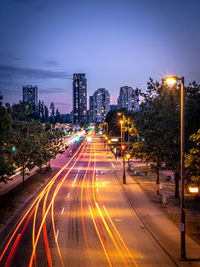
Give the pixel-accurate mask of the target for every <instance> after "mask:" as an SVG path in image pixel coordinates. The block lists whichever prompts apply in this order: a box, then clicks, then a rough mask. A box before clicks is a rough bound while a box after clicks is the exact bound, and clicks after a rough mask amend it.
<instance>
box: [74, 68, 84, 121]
mask: <svg viewBox="0 0 200 267" xmlns="http://www.w3.org/2000/svg"><path fill="white" fill-rule="evenodd" d="M86 122H87V79H86V77H85V73H74V74H73V123H74V124H84V123H86Z"/></svg>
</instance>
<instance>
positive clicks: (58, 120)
mask: <svg viewBox="0 0 200 267" xmlns="http://www.w3.org/2000/svg"><path fill="white" fill-rule="evenodd" d="M55 122H61V117H60V112H59V111H58V108H57V109H56V116H55Z"/></svg>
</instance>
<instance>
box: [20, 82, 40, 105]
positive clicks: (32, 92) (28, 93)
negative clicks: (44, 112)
mask: <svg viewBox="0 0 200 267" xmlns="http://www.w3.org/2000/svg"><path fill="white" fill-rule="evenodd" d="M22 93H23V101H27V102H29V103H30V104H31V105H32V107H33V108H34V109H35V108H36V106H37V104H38V87H37V86H35V87H33V86H32V85H26V86H23V88H22Z"/></svg>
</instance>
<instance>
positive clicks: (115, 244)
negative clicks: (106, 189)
mask: <svg viewBox="0 0 200 267" xmlns="http://www.w3.org/2000/svg"><path fill="white" fill-rule="evenodd" d="M95 204H96V206H97V209H98V212H99V214H100V216H101V218H102V221H103V223H104V226H105V228H106V230H107V232H108V234H109V236H110V238H111V240H112V242H113V244H114V246H115V248H116V249H117V252H118V253H119V255H120V257H121V259H122V261H123V263H124V264H125V265H126V266H127V263H126V260H125V259H124V257H123V253H122V251H121V250H120V248H119V246H118V244H117V242H116V240H115V238H114V236H113V234H112V232H111V230H110V228H109V226H108V224H107V223H106V221H105V219H104V216H103V214H102V212H101V210H100V208H99V205H98V203H97V202H96V203H95Z"/></svg>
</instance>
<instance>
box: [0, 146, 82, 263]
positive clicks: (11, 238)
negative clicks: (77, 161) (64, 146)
mask: <svg viewBox="0 0 200 267" xmlns="http://www.w3.org/2000/svg"><path fill="white" fill-rule="evenodd" d="M85 143H86V141H84V142H83V143H82V145H81V146H80V147H79V149H78V150H77V152H76V153H75V154H74V155H73V157H72V158H71V159H70V160H69V161H68V162H67V163H66V164H65V165H64V166H63V167H62V168H61V169H60V170H59V171H58V172H57V173H56V175H54V176H53V178H52V179H51V180H50V181H49V183H48V184H47V185H46V186H45V187H44V189H43V190H42V191H41V193H39V195H38V196H37V197H36V198H35V200H34V201H33V203H32V204H31V205H30V207H29V208H28V210H27V211H26V213H25V214H24V215H23V217H22V218H21V220H20V221H19V223H18V224H17V226H16V228H15V230H14V231H13V233H12V235H11V237H10V239H9V240H8V242H7V244H6V245H5V248H4V250H3V252H2V253H1V255H0V262H1V261H2V259H3V257H4V255H5V253H6V251H7V249H8V247H9V245H10V243H11V242H12V240H13V238H14V236H15V235H16V233H17V231H18V229H19V227H20V226H21V224H22V223H23V221H24V220H25V218H26V216H27V215H28V214H29V212H30V211H31V210H32V208H33V207H34V205H35V204H36V202H37V201H38V199H39V198H40V196H41V194H43V193H44V192H45V191H46V190H47V188H48V187H49V186H50V185H51V184H52V183H53V182H54V181H55V180H56V179H57V177H58V176H59V175H60V174H61V173H62V172H63V170H64V169H66V167H67V166H68V165H69V163H70V162H71V161H72V160H73V159H74V157H75V156H76V155H77V153H78V152H79V151H80V150H81V149H82V148H83V146H84V145H85ZM31 215H32V213H31Z"/></svg>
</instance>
